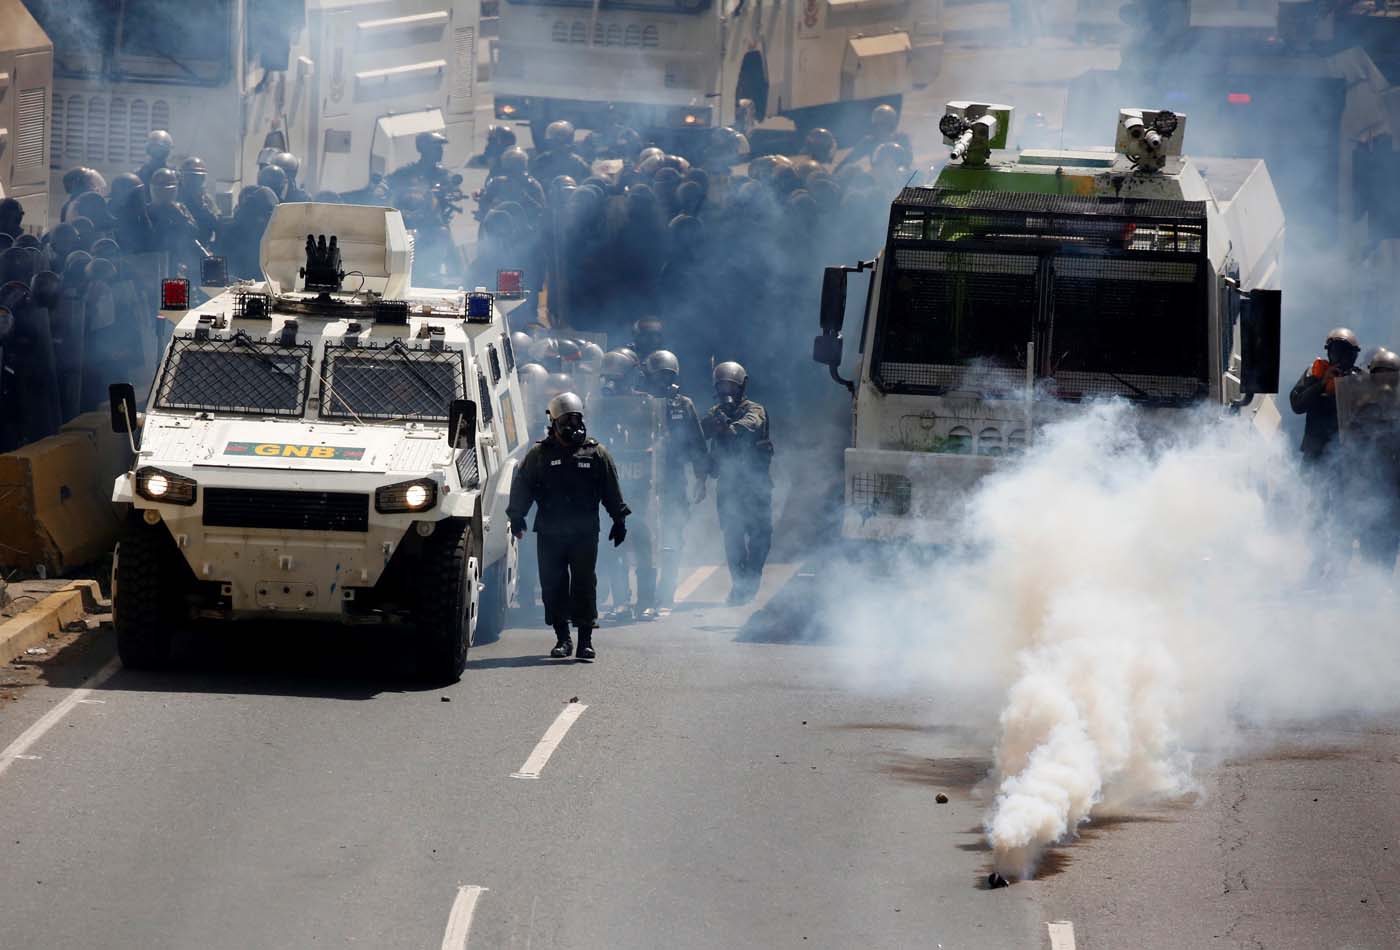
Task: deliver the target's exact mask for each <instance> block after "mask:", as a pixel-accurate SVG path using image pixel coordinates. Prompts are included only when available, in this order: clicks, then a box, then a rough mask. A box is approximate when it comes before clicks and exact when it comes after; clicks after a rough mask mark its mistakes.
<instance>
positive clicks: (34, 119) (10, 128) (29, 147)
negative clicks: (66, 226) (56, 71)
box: [0, 0, 53, 231]
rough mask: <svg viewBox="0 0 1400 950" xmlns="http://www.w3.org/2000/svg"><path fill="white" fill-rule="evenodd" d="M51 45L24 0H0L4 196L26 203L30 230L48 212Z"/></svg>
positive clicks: (0, 186)
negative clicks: (22, 1)
mask: <svg viewBox="0 0 1400 950" xmlns="http://www.w3.org/2000/svg"><path fill="white" fill-rule="evenodd" d="M52 89H53V44H52V43H50V42H49V38H48V36H46V35H45V34H44V31H43V30H42V29H40V27H39V24H38V23H37V22H35V20H34V18H33V17H32V16H30V15H29V11H28V10H26V9H25V8H24V4H22V3H21V2H20V0H0V198H7V197H8V198H14V199H16V200H17V201H18V202H19V203H20V205H21V206H22V207H23V208H24V219H25V221H24V226H25V228H26V229H27V230H34V231H41V230H43V228H44V226H45V224H46V222H47V220H48V211H49V137H48V112H49V96H50V95H51V94H52V92H51V90H52Z"/></svg>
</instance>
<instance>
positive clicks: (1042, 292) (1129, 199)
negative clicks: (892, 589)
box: [813, 102, 1283, 545]
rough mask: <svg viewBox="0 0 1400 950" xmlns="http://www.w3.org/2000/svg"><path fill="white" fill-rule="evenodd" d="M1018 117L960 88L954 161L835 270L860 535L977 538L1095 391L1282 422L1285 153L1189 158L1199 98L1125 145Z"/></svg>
mask: <svg viewBox="0 0 1400 950" xmlns="http://www.w3.org/2000/svg"><path fill="white" fill-rule="evenodd" d="M1011 117H1012V110H1011V109H1010V107H1008V106H1001V105H995V104H986V103H974V102H954V103H950V104H949V107H948V110H947V114H946V115H945V116H944V118H943V120H942V122H941V123H940V130H941V131H942V132H943V133H944V140H945V141H946V142H947V143H948V144H949V145H950V146H951V148H952V162H951V163H950V164H949V165H948V166H947V167H945V168H944V169H943V170H942V171H941V173H940V174H939V175H938V177H937V180H936V181H935V183H934V185H933V186H932V187H928V188H906V189H904V191H903V192H902V193H901V194H900V195H899V197H898V198H897V199H896V200H895V202H894V205H893V207H892V208H891V212H890V225H889V231H888V234H887V241H886V245H885V249H884V251H883V253H881V254H880V255H879V257H878V258H877V259H876V260H874V261H871V262H863V263H861V264H858V265H857V266H854V267H834V268H828V269H827V272H826V277H825V284H824V287H823V294H822V319H821V324H822V335H821V336H819V337H818V338H817V340H816V344H815V347H814V351H813V356H814V358H815V359H816V360H817V362H819V363H824V364H826V365H827V366H828V367H829V368H830V371H831V373H832V376H833V377H834V378H836V379H837V381H839V382H841V383H843V384H845V385H846V386H848V387H849V388H850V390H851V392H852V395H853V398H854V406H853V414H854V423H853V426H852V445H851V446H850V447H849V448H847V449H846V452H845V469H846V471H845V511H844V517H843V526H842V534H843V536H844V537H846V538H847V539H852V540H868V541H908V542H912V543H916V544H929V545H944V544H948V543H951V542H953V541H955V540H956V536H955V534H954V532H955V531H956V525H957V523H958V511H959V505H958V501H959V499H960V497H961V496H962V495H963V494H964V493H965V492H966V490H967V489H968V488H969V487H971V486H972V485H973V484H974V483H975V482H976V481H977V480H978V479H979V478H980V477H981V476H982V475H984V474H986V473H988V472H990V471H992V470H994V469H995V468H996V467H997V466H998V465H999V464H1002V462H1003V461H1004V459H1005V458H1006V457H1008V456H1014V455H1016V454H1018V453H1019V452H1021V451H1023V450H1024V449H1025V448H1026V446H1027V444H1028V442H1029V441H1031V440H1032V439H1033V438H1034V436H1035V432H1036V431H1037V429H1038V428H1039V427H1041V426H1043V425H1044V424H1045V423H1047V422H1051V421H1054V420H1056V419H1060V418H1064V417H1065V416H1067V415H1068V414H1071V413H1074V412H1078V411H1080V409H1079V406H1080V405H1082V404H1083V403H1085V402H1087V401H1091V400H1094V399H1099V398H1106V397H1120V398H1124V399H1128V400H1131V401H1132V402H1134V403H1136V404H1138V405H1139V406H1141V407H1142V408H1143V413H1142V417H1143V419H1144V420H1145V421H1146V422H1147V423H1148V424H1149V425H1152V426H1170V425H1172V424H1173V423H1174V422H1176V421H1180V420H1182V419H1183V418H1184V414H1183V413H1182V411H1181V410H1183V409H1186V408H1190V407H1194V406H1198V405H1200V404H1202V403H1214V404H1216V405H1219V406H1221V407H1222V408H1228V409H1229V410H1232V411H1238V412H1244V413H1248V414H1249V415H1250V416H1251V417H1252V419H1253V422H1254V423H1255V425H1256V426H1258V427H1260V428H1262V429H1265V430H1268V431H1272V429H1273V428H1275V427H1276V426H1277V424H1278V421H1279V417H1278V412H1277V409H1276V408H1275V407H1274V404H1273V400H1272V399H1270V398H1268V397H1267V396H1265V398H1255V397H1256V396H1261V395H1264V394H1269V393H1275V392H1277V390H1278V359H1279V356H1278V345H1279V307H1280V299H1279V293H1278V291H1277V289H1276V288H1277V287H1278V281H1279V268H1278V262H1279V257H1280V253H1281V249H1282V244H1283V212H1282V210H1281V208H1280V206H1279V201H1278V198H1277V196H1276V195H1275V193H1274V188H1273V185H1272V183H1271V181H1270V179H1269V173H1268V170H1267V169H1266V168H1265V166H1264V163H1263V162H1261V161H1258V160H1253V159H1209V160H1204V159H1203V160H1193V159H1191V158H1187V157H1185V156H1183V155H1182V143H1183V139H1184V137H1185V131H1186V116H1184V115H1180V114H1177V113H1173V112H1165V111H1164V112H1154V111H1150V110H1141V109H1124V110H1122V112H1121V113H1120V115H1119V120H1118V133H1117V144H1116V145H1115V147H1114V148H1112V149H1108V148H1102V149H1093V150H1077V151H1063V150H1056V151H1052V150H1032V149H1027V150H1024V151H1021V152H1014V151H1008V150H1007V148H1006V143H1007V139H1008V133H1009V127H1010V123H1011ZM862 270H873V275H872V278H871V283H870V292H869V296H868V298H867V301H866V307H865V314H864V322H863V325H862V327H861V336H860V347H859V353H858V354H851V355H850V356H849V357H846V356H844V355H843V346H842V335H841V330H842V324H843V320H844V317H845V303H846V276H847V273H848V272H855V271H862ZM843 362H844V364H845V365H846V366H847V367H848V370H847V371H848V372H851V371H853V373H854V377H855V378H854V379H853V380H851V381H847V380H846V379H844V378H842V376H841V372H842V367H843Z"/></svg>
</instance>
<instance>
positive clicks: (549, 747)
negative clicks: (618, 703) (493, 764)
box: [510, 703, 588, 778]
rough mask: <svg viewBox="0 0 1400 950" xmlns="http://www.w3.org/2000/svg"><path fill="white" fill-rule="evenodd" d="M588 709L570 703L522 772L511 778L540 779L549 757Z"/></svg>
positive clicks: (581, 704) (552, 724) (545, 735)
mask: <svg viewBox="0 0 1400 950" xmlns="http://www.w3.org/2000/svg"><path fill="white" fill-rule="evenodd" d="M587 708H588V707H587V706H586V705H584V704H583V703H569V705H567V706H565V707H564V711H563V712H561V713H560V714H559V716H558V718H556V719H555V720H554V722H553V723H551V724H550V727H549V728H548V729H546V730H545V733H544V738H543V739H541V740H540V741H539V743H538V744H537V745H536V746H535V751H534V752H531V753H530V757H529V758H528V759H526V760H525V764H524V765H522V766H521V767H520V771H519V772H512V773H510V777H511V778H539V777H540V772H542V771H543V770H544V766H545V763H546V762H548V761H549V757H550V756H551V755H553V754H554V750H555V749H557V748H559V743H561V742H563V741H564V736H565V735H566V734H567V733H568V731H569V729H570V728H571V727H572V726H573V724H574V723H575V722H577V721H578V717H579V716H582V715H583V711H584V710H585V709H587Z"/></svg>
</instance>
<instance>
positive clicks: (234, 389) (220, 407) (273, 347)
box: [155, 334, 311, 416]
mask: <svg viewBox="0 0 1400 950" xmlns="http://www.w3.org/2000/svg"><path fill="white" fill-rule="evenodd" d="M310 365H311V346H310V344H300V345H292V346H283V345H281V344H276V343H259V342H255V341H253V340H251V339H250V338H248V337H247V336H246V335H243V334H239V335H238V336H236V337H234V338H233V339H231V340H196V339H194V338H193V337H180V338H177V339H176V340H174V341H173V343H172V344H171V347H170V355H169V356H168V357H167V358H166V361H165V365H164V367H162V368H161V372H160V381H159V383H158V384H157V386H156V400H155V404H156V407H157V408H160V409H193V410H199V411H204V412H240V413H249V414H256V415H261V416H300V415H301V413H302V408H303V406H304V405H305V402H306V389H307V382H308V379H309V375H310Z"/></svg>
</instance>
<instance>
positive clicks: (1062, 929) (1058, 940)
mask: <svg viewBox="0 0 1400 950" xmlns="http://www.w3.org/2000/svg"><path fill="white" fill-rule="evenodd" d="M1045 928H1046V929H1047V930H1049V931H1050V950H1074V924H1072V923H1070V922H1069V921H1068V920H1052V921H1049V922H1048V923H1046V925H1045Z"/></svg>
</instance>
